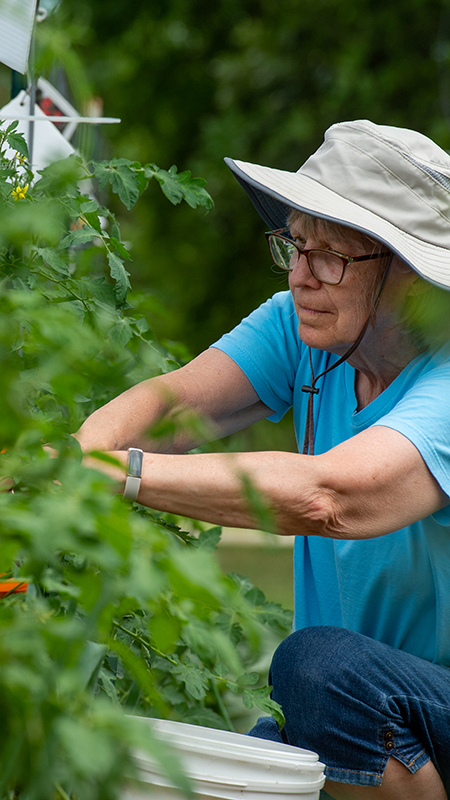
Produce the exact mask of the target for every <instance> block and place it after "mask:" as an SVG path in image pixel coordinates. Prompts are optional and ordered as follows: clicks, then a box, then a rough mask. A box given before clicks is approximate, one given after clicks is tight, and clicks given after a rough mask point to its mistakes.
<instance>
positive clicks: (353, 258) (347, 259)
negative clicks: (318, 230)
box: [264, 228, 390, 286]
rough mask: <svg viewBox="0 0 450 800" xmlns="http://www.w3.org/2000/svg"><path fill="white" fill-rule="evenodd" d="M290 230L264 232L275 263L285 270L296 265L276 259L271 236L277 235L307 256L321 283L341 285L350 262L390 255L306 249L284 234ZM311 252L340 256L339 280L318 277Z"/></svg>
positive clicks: (312, 272)
mask: <svg viewBox="0 0 450 800" xmlns="http://www.w3.org/2000/svg"><path fill="white" fill-rule="evenodd" d="M288 232H289V228H277V230H275V231H266V232H265V234H264V236H265V237H266V241H267V244H268V247H269V252H270V255H271V257H272V261H273V262H274V264H276V266H277V267H280V269H282V270H284V271H285V272H292V270H293V269H294V267H292V269H291V268H290V267H284V266H283V265H282V264H279V263H278V261H275V257H274V255H273V252H272V248H271V246H270V237H271V236H276V237H277V238H278V239H283V240H284V241H285V242H287V243H288V244H290V245H292V246H293V247H295V249H296V250H297V252H298V254H299V256H298V258H300V256H301V255H303V256H306V261H307V264H308V267H309V271H310V272H311V275H312V276H313V277H314V278H315V279H316V281H320V283H326V284H327V285H328V286H339V284H340V283H342V281H343V279H344V275H345V270H346V269H347V267H348V265H349V264H354V263H355V262H357V261H372V260H373V259H375V258H385V257H386V256H388V255H390V254H389V253H388V252H386V253H369V254H368V255H365V256H345V255H344V254H343V253H338V252H337V251H336V250H322V249H321V248H320V247H310V248H309V249H308V250H305V249H303V248H302V247H301V246H300V245H299V244H297V243H296V242H294V240H293V239H292V238H291V237H290V236H284V235H283V234H284V233H288ZM310 253H329V254H330V255H332V256H337V257H338V258H340V259H341V261H342V274H341V277H340V278H339V280H338V281H324V280H322V278H318V277H317V275H316V274H315V273H314V270H313V268H312V266H311V262H310V260H309V254H310ZM297 261H298V259H297Z"/></svg>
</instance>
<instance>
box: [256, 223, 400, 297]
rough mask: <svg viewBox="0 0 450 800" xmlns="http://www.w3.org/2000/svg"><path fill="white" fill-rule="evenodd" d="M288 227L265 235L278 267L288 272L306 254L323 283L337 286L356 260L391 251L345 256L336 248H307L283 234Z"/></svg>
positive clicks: (363, 259) (309, 265)
mask: <svg viewBox="0 0 450 800" xmlns="http://www.w3.org/2000/svg"><path fill="white" fill-rule="evenodd" d="M288 232H289V229H288V228H279V229H278V230H276V231H267V233H266V234H265V237H266V239H267V244H268V245H269V250H270V255H271V256H272V259H273V261H274V263H275V264H276V265H277V267H280V268H281V269H283V270H286V271H287V272H292V270H293V269H295V267H296V265H297V262H298V260H299V258H300V256H305V257H306V261H307V263H308V267H309V269H310V271H311V274H312V275H313V276H314V277H315V278H316V280H318V281H320V282H321V283H328V284H330V285H331V286H337V284H338V283H341V281H342V279H343V277H344V275H345V270H346V269H347V267H348V265H349V264H354V263H355V262H356V261H371V260H372V259H374V258H383V257H384V256H387V255H389V253H370V254H369V255H365V256H344V255H343V254H342V253H337V252H336V251H335V250H317V249H315V248H314V249H310V250H305V249H304V248H303V247H302V245H301V244H297V242H294V241H293V239H290V238H289V237H288V236H283V234H285V233H288Z"/></svg>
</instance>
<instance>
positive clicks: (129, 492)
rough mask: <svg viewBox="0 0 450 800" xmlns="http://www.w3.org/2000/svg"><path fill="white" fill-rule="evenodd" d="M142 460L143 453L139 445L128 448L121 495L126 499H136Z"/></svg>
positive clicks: (139, 484) (139, 486)
mask: <svg viewBox="0 0 450 800" xmlns="http://www.w3.org/2000/svg"><path fill="white" fill-rule="evenodd" d="M143 460H144V453H143V451H142V450H140V449H139V447H129V448H128V475H127V478H126V481H125V486H124V489H123V496H124V497H125V498H126V499H127V500H131V501H133V500H136V498H137V496H138V494H139V489H140V488H141V477H142V462H143Z"/></svg>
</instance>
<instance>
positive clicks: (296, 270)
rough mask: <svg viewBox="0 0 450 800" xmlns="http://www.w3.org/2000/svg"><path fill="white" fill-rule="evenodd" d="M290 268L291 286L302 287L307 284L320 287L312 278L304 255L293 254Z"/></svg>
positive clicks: (318, 282)
mask: <svg viewBox="0 0 450 800" xmlns="http://www.w3.org/2000/svg"><path fill="white" fill-rule="evenodd" d="M290 266H291V271H290V274H289V280H290V283H291V285H292V284H294V285H295V286H304V285H305V284H308V285H309V286H312V285H313V286H320V281H318V280H317V278H315V277H314V275H313V274H312V272H311V270H310V268H309V261H308V257H307V255H306V254H305V253H298V252H296V253H294V254H293V256H292V258H291V263H290Z"/></svg>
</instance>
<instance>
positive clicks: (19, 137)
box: [6, 132, 30, 159]
mask: <svg viewBox="0 0 450 800" xmlns="http://www.w3.org/2000/svg"><path fill="white" fill-rule="evenodd" d="M6 141H7V142H8V144H9V146H10V147H11V148H12V150H16V151H17V152H18V153H20V155H21V156H23V157H24V158H27V159H28V158H29V157H30V156H29V153H28V145H27V143H26V141H25V138H24V136H23V133H12V132H11V133H7V134H6Z"/></svg>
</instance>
